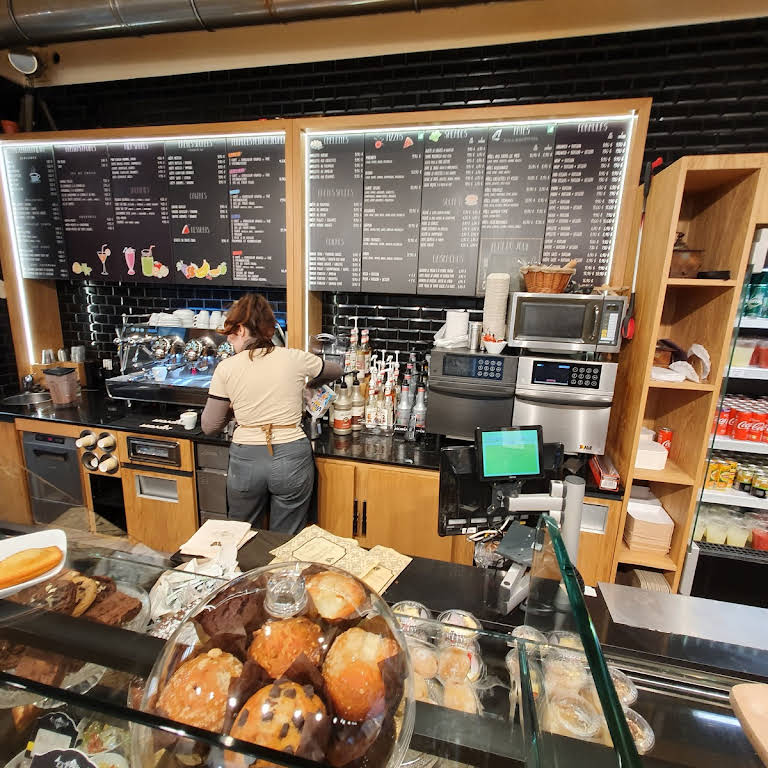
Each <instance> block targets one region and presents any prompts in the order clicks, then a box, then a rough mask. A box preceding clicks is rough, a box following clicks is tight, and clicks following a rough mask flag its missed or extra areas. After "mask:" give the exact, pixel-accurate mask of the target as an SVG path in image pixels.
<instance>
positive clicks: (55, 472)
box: [23, 432, 83, 524]
mask: <svg viewBox="0 0 768 768" xmlns="http://www.w3.org/2000/svg"><path fill="white" fill-rule="evenodd" d="M23 444H24V461H25V463H26V466H27V484H28V486H29V501H30V505H31V507H32V516H33V518H34V520H35V522H37V523H46V524H48V523H53V522H55V521H56V520H57V519H58V518H59V516H60V515H62V514H63V513H64V512H66V511H67V510H69V509H70V508H72V507H81V506H82V504H83V486H82V483H81V481H80V463H79V460H78V455H77V446H76V445H75V438H74V437H61V436H60V435H46V434H43V433H41V432H24V439H23Z"/></svg>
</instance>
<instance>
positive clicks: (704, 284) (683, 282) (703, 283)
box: [667, 277, 736, 288]
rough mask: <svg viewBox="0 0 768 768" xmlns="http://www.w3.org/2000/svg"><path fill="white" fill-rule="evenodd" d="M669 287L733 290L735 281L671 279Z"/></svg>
mask: <svg viewBox="0 0 768 768" xmlns="http://www.w3.org/2000/svg"><path fill="white" fill-rule="evenodd" d="M667 285H668V286H682V287H684V286H693V287H696V288H733V287H734V286H735V285H736V281H735V280H700V279H699V278H698V277H670V278H668V279H667Z"/></svg>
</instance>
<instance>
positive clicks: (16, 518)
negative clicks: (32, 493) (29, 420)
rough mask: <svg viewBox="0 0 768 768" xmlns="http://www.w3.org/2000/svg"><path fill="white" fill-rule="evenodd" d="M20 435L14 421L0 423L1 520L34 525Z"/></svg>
mask: <svg viewBox="0 0 768 768" xmlns="http://www.w3.org/2000/svg"><path fill="white" fill-rule="evenodd" d="M19 438H20V433H19V434H17V433H16V427H15V426H14V424H13V422H12V421H0V499H3V505H2V508H0V520H4V521H5V522H8V523H21V524H23V525H32V512H31V511H30V508H29V489H28V487H27V473H26V471H25V468H24V456H23V454H22V452H21V446H20V445H19Z"/></svg>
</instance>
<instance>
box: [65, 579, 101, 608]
mask: <svg viewBox="0 0 768 768" xmlns="http://www.w3.org/2000/svg"><path fill="white" fill-rule="evenodd" d="M70 581H71V582H72V583H73V584H74V585H75V586H76V587H77V604H76V605H75V607H74V608H73V609H72V615H73V616H82V615H83V614H84V613H85V612H86V611H87V610H88V609H89V608H90V607H91V606H92V605H93V601H94V600H95V599H96V595H97V594H98V591H99V585H98V582H96V581H94V580H93V579H89V578H88V577H87V576H83V575H82V574H78V575H77V576H72V578H71V579H70Z"/></svg>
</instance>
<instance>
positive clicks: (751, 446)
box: [712, 437, 768, 453]
mask: <svg viewBox="0 0 768 768" xmlns="http://www.w3.org/2000/svg"><path fill="white" fill-rule="evenodd" d="M712 447H713V448H714V449H715V450H716V451H738V452H739V453H768V443H763V442H760V443H755V442H753V441H752V440H734V439H733V438H732V437H716V438H715V442H714V444H713V445H712Z"/></svg>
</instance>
